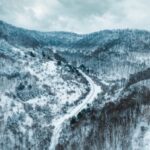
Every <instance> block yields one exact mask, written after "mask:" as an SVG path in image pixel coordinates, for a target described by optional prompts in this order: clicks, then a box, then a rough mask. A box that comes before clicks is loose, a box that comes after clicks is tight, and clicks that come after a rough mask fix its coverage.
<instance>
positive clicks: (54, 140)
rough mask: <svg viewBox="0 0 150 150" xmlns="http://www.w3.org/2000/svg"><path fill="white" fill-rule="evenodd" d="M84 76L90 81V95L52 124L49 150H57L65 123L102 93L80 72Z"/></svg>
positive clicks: (98, 87)
mask: <svg viewBox="0 0 150 150" xmlns="http://www.w3.org/2000/svg"><path fill="white" fill-rule="evenodd" d="M78 71H79V72H80V73H81V74H82V76H83V77H84V78H85V79H86V80H87V81H88V83H89V85H90V92H89V93H88V95H87V96H86V97H85V98H84V99H83V100H82V102H81V104H79V105H78V106H76V107H75V108H73V109H72V110H71V111H69V112H67V114H65V115H64V116H61V118H58V119H56V120H54V121H53V122H52V125H53V126H54V131H53V135H52V139H51V145H50V147H49V150H55V147H56V145H57V144H58V140H59V135H60V132H61V130H62V125H63V123H64V122H65V121H66V120H68V119H70V118H72V117H73V116H76V115H77V114H78V113H79V112H80V111H81V110H83V109H84V108H86V107H87V104H90V103H92V102H93V101H94V99H95V98H96V97H97V94H98V93H100V92H101V91H102V89H101V87H100V86H97V85H96V84H95V83H94V82H93V80H92V79H91V78H90V77H89V76H87V75H86V74H85V73H84V72H83V71H81V70H78Z"/></svg>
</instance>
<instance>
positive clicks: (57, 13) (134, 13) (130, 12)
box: [0, 0, 150, 33]
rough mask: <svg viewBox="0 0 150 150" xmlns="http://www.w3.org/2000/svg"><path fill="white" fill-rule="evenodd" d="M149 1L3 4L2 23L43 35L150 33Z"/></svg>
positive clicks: (18, 0)
mask: <svg viewBox="0 0 150 150" xmlns="http://www.w3.org/2000/svg"><path fill="white" fill-rule="evenodd" d="M149 6H150V2H149V1H147V0H86V1H84V0H36V1H35V0H7V1H6V0H0V19H1V20H4V21H7V22H8V23H11V24H13V25H16V26H21V27H24V28H29V29H36V30H41V31H72V32H78V33H89V32H94V31H97V30H103V29H116V28H138V29H146V30H150V26H149V25H150V19H149V18H150V10H149Z"/></svg>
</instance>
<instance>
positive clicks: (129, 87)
mask: <svg viewBox="0 0 150 150" xmlns="http://www.w3.org/2000/svg"><path fill="white" fill-rule="evenodd" d="M149 68H150V33H149V32H147V31H139V30H114V31H109V30H105V31H100V32H96V33H91V34H87V35H79V34H75V33H67V32H45V33H44V32H38V31H30V30H26V29H21V28H17V27H14V26H11V25H9V24H7V23H5V22H3V21H0V149H2V150H12V149H13V150H29V149H33V150H41V149H42V150H55V149H56V150H141V149H142V150H149V149H150V145H149V140H150V136H149V135H150V126H149V123H150V113H149V112H150V109H149V104H150V82H149V79H150V69H149Z"/></svg>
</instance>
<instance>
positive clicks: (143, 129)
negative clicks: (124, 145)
mask: <svg viewBox="0 0 150 150" xmlns="http://www.w3.org/2000/svg"><path fill="white" fill-rule="evenodd" d="M143 110H144V111H143V115H142V118H141V119H140V120H139V122H138V125H137V127H136V128H135V130H134V131H133V133H134V134H133V137H132V149H133V150H150V124H149V121H150V109H149V106H147V107H143Z"/></svg>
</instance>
